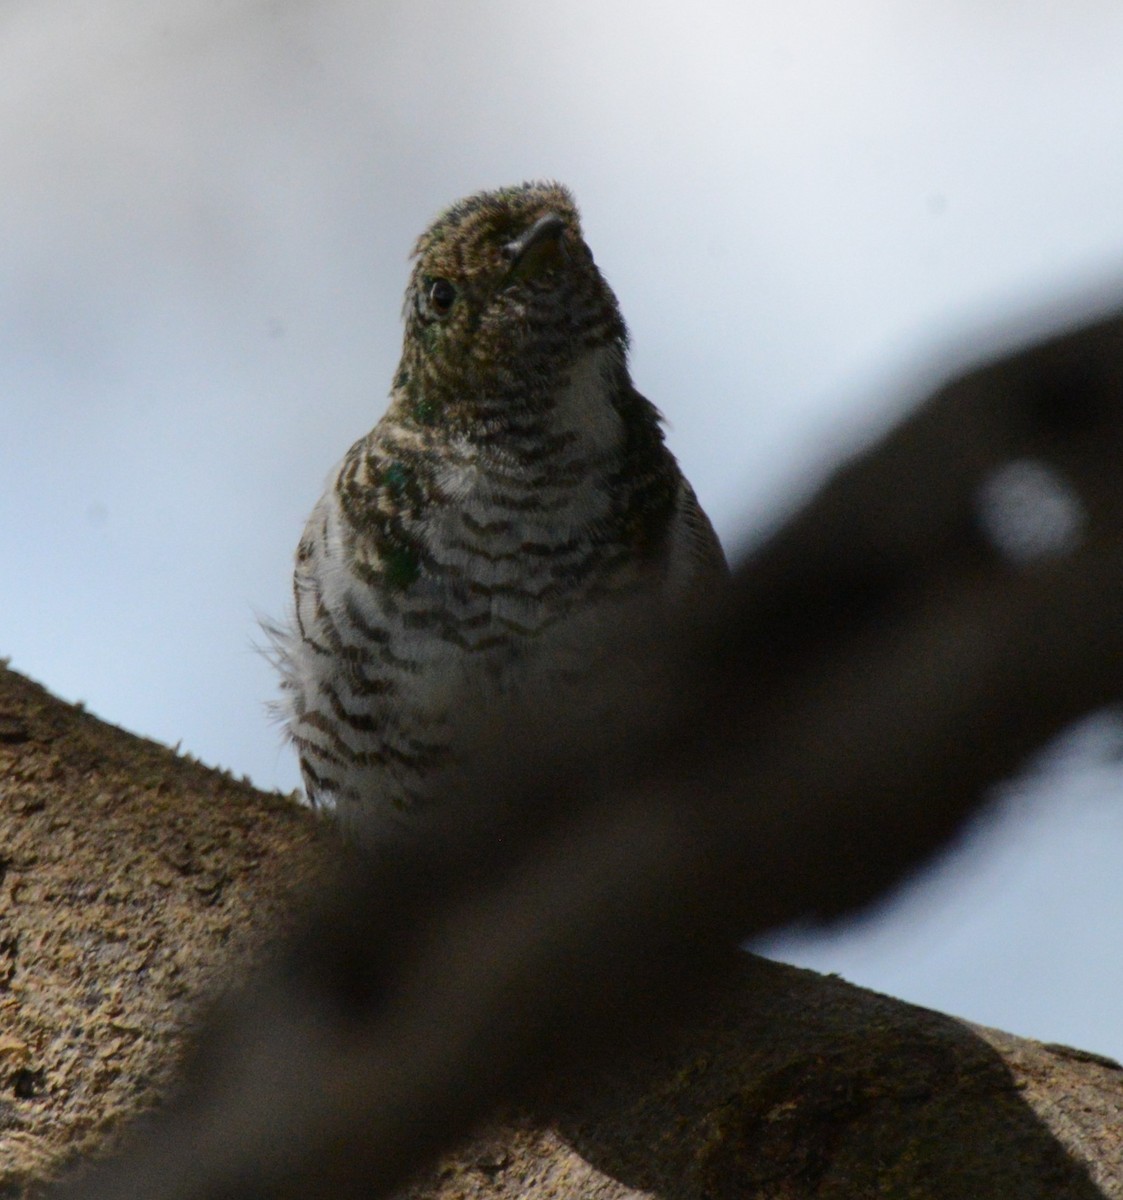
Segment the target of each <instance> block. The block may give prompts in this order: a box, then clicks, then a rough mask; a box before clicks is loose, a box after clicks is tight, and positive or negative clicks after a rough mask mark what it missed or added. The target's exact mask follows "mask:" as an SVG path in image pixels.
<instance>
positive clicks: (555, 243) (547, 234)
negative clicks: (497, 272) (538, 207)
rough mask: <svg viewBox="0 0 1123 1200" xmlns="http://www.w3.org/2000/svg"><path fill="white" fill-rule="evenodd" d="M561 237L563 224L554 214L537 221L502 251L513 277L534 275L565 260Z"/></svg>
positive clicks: (563, 228) (547, 214) (548, 214)
mask: <svg viewBox="0 0 1123 1200" xmlns="http://www.w3.org/2000/svg"><path fill="white" fill-rule="evenodd" d="M564 233H565V222H564V221H563V220H562V218H561V217H559V216H558V214H557V213H546V215H545V216H544V217H539V218H538V220H537V221H535V222H534V224H533V225H531V227H530V228H529V229H528V230H526V232H525V233H522V234H520V235H519V236H518V237H517V238H515V239H514V240H513V241H510V242H508V243H507V244H506V245H505V246H504V247H503V257H504V258H505V259H507V261H508V262H509V263H510V264H511V272H512V274H518V275H536V274H538V273H539V272H540V271H545V270H546V269H547V268H549V267H550V266H553V265H556V264H557V263H559V262H560V261H561V260H562V259H563V258H564V257H565V246H564V244H563V242H562V234H564Z"/></svg>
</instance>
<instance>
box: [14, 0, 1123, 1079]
mask: <svg viewBox="0 0 1123 1200" xmlns="http://www.w3.org/2000/svg"><path fill="white" fill-rule="evenodd" d="M0 163H2V164H3V186H2V187H0V397H2V399H0V412H2V416H3V422H2V426H0V447H2V449H0V563H2V564H3V567H2V569H0V653H3V654H8V655H11V657H12V663H13V665H14V666H15V667H16V668H18V669H19V670H21V671H24V672H26V673H28V674H30V675H33V676H35V677H36V678H37V679H39V680H41V681H42V682H43V683H45V684H47V685H48V686H49V687H50V688H52V689H53V690H55V691H56V692H58V693H59V694H60V695H62V696H65V697H67V698H69V699H82V700H84V701H86V703H87V704H88V705H89V707H90V708H91V709H92V710H93V711H94V712H96V713H98V714H99V715H101V716H103V717H105V718H107V719H109V720H111V721H113V722H115V723H118V724H121V725H124V726H126V727H128V728H130V729H133V730H135V731H137V732H140V733H144V734H147V735H149V736H152V737H156V738H159V739H160V740H162V741H165V742H169V743H173V744H174V743H176V742H179V741H182V745H183V748H184V750H187V751H190V752H192V753H194V754H196V755H198V756H199V757H200V758H202V759H204V760H205V761H206V762H209V763H212V764H216V765H221V766H224V767H228V768H230V769H232V770H233V771H234V772H235V773H237V774H239V775H240V774H243V773H245V774H248V775H249V776H250V777H251V778H252V779H253V780H254V781H255V782H256V783H257V784H259V785H261V786H262V787H267V788H268V787H280V788H282V789H285V790H287V789H289V788H292V787H294V786H295V785H296V782H297V772H296V769H295V764H294V763H293V761H292V759H291V756H290V754H289V752H288V751H287V750H286V749H285V748H283V747H282V746H281V745H280V740H279V736H278V732H277V730H276V728H275V727H273V726H271V725H270V724H269V723H268V721H267V719H266V716H265V714H264V707H263V706H264V702H265V701H266V700H267V699H268V698H269V697H270V696H272V695H273V693H274V690H275V687H274V680H273V677H272V672H271V670H270V668H269V667H268V665H267V664H266V663H265V662H264V661H263V659H262V658H261V657H260V656H258V655H257V654H256V653H255V652H254V650H253V648H252V645H253V643H254V641H255V639H256V638H257V633H256V629H255V617H254V614H255V613H256V612H260V613H267V614H280V613H283V612H284V610H285V607H286V604H287V599H288V585H289V571H290V562H291V556H292V551H293V548H294V546H295V543H296V540H297V537H298V535H299V532H300V529H301V526H302V523H303V520H304V517H305V516H306V514H307V512H308V510H309V509H310V507H311V505H312V503H313V502H314V500H315V499H316V497H317V495H318V493H319V490H320V487H321V484H322V482H323V479H324V476H325V475H326V473H327V471H328V469H329V468H330V466H331V465H332V463H333V462H334V461H335V460H336V459H338V458H339V457H340V456H341V455H342V453H343V452H344V450H345V449H346V448H347V446H348V445H350V443H351V442H352V441H353V440H354V439H355V438H356V437H357V436H359V435H360V434H361V433H363V432H364V431H365V430H366V429H367V428H369V427H370V425H372V424H373V423H374V421H375V420H376V419H377V417H378V415H379V414H380V412H381V410H382V408H383V407H384V404H385V397H386V393H387V390H388V386H389V380H390V377H391V373H392V371H393V367H394V364H395V362H396V359H397V355H398V350H399V345H400V326H399V318H398V313H399V307H400V298H401V292H402V289H403V287H404V284H405V279H406V273H407V264H406V255H407V252H408V249H409V247H410V245H411V243H412V241H413V239H414V238H415V237H416V235H417V234H418V233H419V232H420V230H421V229H422V228H423V226H424V225H425V224H426V223H427V222H428V221H429V220H430V218H431V217H432V216H434V215H435V214H436V212H437V211H438V210H439V209H440V208H442V207H443V206H444V205H445V204H446V203H448V202H450V201H451V200H453V199H455V198H456V197H458V196H460V195H463V194H465V193H467V192H470V191H474V190H476V189H478V188H480V187H490V186H496V185H499V184H504V183H510V182H517V181H519V180H521V179H524V178H532V177H539V176H547V177H555V178H558V179H561V180H563V181H565V182H566V183H568V184H569V185H570V186H571V187H572V188H573V189H574V190H575V192H576V194H577V197H578V200H579V202H580V204H581V206H582V209H583V212H584V218H585V228H586V234H587V237H588V239H589V241H590V244H591V245H592V247H593V250H594V252H595V254H596V256H597V259H598V261H599V263H600V264H601V267H602V269H603V270H604V272H605V274H606V275H607V277H608V278H609V280H610V281H611V283H612V285H613V287H614V288H615V289H616V291H617V294H618V295H619V297H620V300H621V304H622V306H623V309H624V312H625V315H626V317H627V319H628V322H629V324H630V326H631V329H632V334H633V342H634V352H633V366H634V374H635V377H636V380H637V383H638V385H639V387H640V388H641V390H643V391H644V392H646V393H647V394H648V395H649V396H650V397H651V398H652V399H653V400H654V401H655V402H656V403H657V404H658V405H659V406H660V407H661V408H662V409H663V410H664V411H665V413H666V414H667V417H668V420H669V423H670V433H669V437H670V441H671V444H672V446H673V448H674V449H675V451H676V452H677V454H678V455H679V457H680V459H681V461H682V463H683V465H684V467H685V469H686V471H687V474H688V475H689V477H690V478H691V479H692V480H693V482H694V484H695V486H696V489H697V491H698V493H699V496H700V497H701V499H702V501H703V503H704V504H705V506H706V507H707V508H708V510H709V512H710V514H711V515H712V517H713V518H714V521H715V523H716V525H717V527H718V529H719V532H720V533H721V534H722V536H723V538H724V539H725V541H726V544H727V546H729V547H730V548H731V549H732V550H733V551H736V549H737V547H738V546H742V545H744V544H746V542H748V541H749V540H751V538H752V537H754V536H759V534H760V531H761V530H763V529H765V528H767V527H768V524H769V522H771V521H774V520H775V519H776V515H777V514H778V513H780V512H782V511H783V510H784V509H785V507H786V506H789V505H790V504H791V503H792V502H793V498H794V497H796V496H798V495H799V494H801V493H803V492H805V491H806V489H807V488H808V487H809V486H810V484H811V483H812V482H813V481H814V479H815V478H817V477H818V476H819V474H820V473H821V472H822V471H823V470H824V469H825V467H826V466H827V465H828V464H829V463H830V462H831V461H833V460H834V459H835V458H836V457H837V456H838V455H839V454H841V453H843V452H844V451H845V449H846V448H847V447H849V446H852V445H854V444H855V443H856V441H858V440H860V439H861V438H863V437H866V436H868V435H869V433H870V432H871V431H872V430H874V429H876V428H878V427H880V426H881V425H883V424H884V423H885V422H887V421H888V420H889V419H890V417H891V415H892V414H893V413H896V412H900V411H902V406H903V405H904V404H906V403H907V402H908V400H909V399H910V398H913V397H915V396H917V395H918V394H919V389H920V388H921V387H922V386H924V385H926V384H927V383H929V382H931V380H932V379H933V378H934V374H933V372H935V371H938V370H939V369H940V364H943V366H944V368H947V369H950V367H951V366H952V365H954V364H955V363H956V362H960V361H962V359H963V356H964V355H970V354H971V353H973V352H974V351H976V350H979V349H987V348H992V347H995V346H1000V345H1008V344H1011V343H1012V342H1013V341H1016V340H1017V338H1018V337H1019V335H1020V334H1021V335H1024V331H1026V330H1030V329H1040V328H1042V327H1045V326H1048V325H1049V324H1050V323H1058V322H1064V321H1065V320H1070V319H1073V318H1074V317H1075V316H1077V315H1080V314H1082V313H1086V312H1088V311H1091V310H1094V309H1096V308H1098V307H1100V306H1102V305H1104V304H1107V303H1111V302H1112V301H1115V300H1123V5H1120V4H1119V3H1118V0H1101V2H1093V0H1071V2H1070V3H1068V4H1066V5H1059V4H1056V3H1054V2H1051V0H1050V2H1046V0H1023V2H1022V3H1019V4H1012V3H1008V2H1006V0H986V2H984V3H970V4H969V3H963V2H962V0H914V2H913V3H910V4H907V5H905V4H900V3H899V2H897V0H866V2H858V0H784V2H783V3H778V2H776V3H769V4H760V3H746V2H744V0H730V2H729V3H707V2H705V0H701V2H700V0H693V2H692V3H690V4H689V5H687V4H673V5H672V4H665V3H658V2H651V0H648V2H646V3H643V4H640V3H634V4H624V3H613V2H612V0H567V3H564V4H559V5H526V4H521V3H517V2H516V0H507V2H500V0H495V2H484V3H478V2H472V3H465V2H464V0H445V2H440V3H432V2H426V0H409V2H398V0H393V2H390V0H383V2H381V3H372V2H371V0H322V2H320V3H315V4H310V3H298V2H284V0H275V2H271V3H241V2H239V0H221V2H216V0H191V2H190V3H186V2H184V3H169V2H168V0H101V3H99V4H97V5H91V4H88V3H86V0H6V3H5V4H4V5H3V7H2V8H0ZM1121 616H1123V615H1121ZM1118 749H1119V738H1118V736H1117V735H1115V734H1111V733H1109V734H1107V735H1105V736H1092V735H1089V736H1087V737H1085V738H1083V739H1082V740H1080V741H1079V743H1078V744H1077V745H1076V746H1075V748H1073V749H1071V750H1070V751H1069V752H1068V753H1067V754H1066V755H1064V756H1061V757H1060V758H1058V757H1057V756H1054V758H1053V760H1052V761H1051V762H1050V763H1049V765H1048V766H1047V767H1046V768H1043V769H1040V770H1038V771H1037V772H1036V773H1035V774H1034V775H1033V777H1032V778H1031V779H1030V780H1029V781H1028V782H1023V783H1021V784H1018V785H1016V786H1012V787H1010V788H1008V789H1006V794H1007V803H1006V806H1005V808H1004V810H1003V815H1002V817H1001V818H1000V819H999V818H996V819H994V820H992V821H990V822H989V823H987V824H986V826H985V828H983V829H982V831H981V832H980V833H979V835H978V836H977V837H976V838H975V839H974V840H973V841H972V842H971V843H970V844H969V846H968V847H967V848H966V849H965V851H964V852H963V853H961V854H960V855H959V856H958V858H956V859H955V860H954V861H952V862H949V863H945V864H943V865H942V866H941V867H939V868H938V869H936V870H934V871H933V872H930V873H929V874H928V875H927V876H926V877H925V878H924V879H923V880H921V881H919V882H917V883H916V884H915V885H913V886H912V887H911V888H910V889H909V890H908V891H907V892H906V894H905V895H904V896H903V897H900V898H899V899H898V900H897V901H896V902H895V903H893V904H892V905H890V906H889V907H888V909H887V910H886V911H884V912H881V913H878V914H875V915H874V916H872V917H870V918H868V919H866V920H864V921H862V922H860V923H858V924H857V925H853V926H851V927H849V928H848V929H846V930H844V931H840V932H838V933H837V934H835V935H832V936H824V937H811V938H797V937H788V938H785V939H781V940H779V941H777V942H774V943H771V944H770V948H771V949H772V950H773V951H774V952H775V953H776V954H777V955H779V956H781V957H787V958H789V959H793V960H796V961H800V962H804V963H807V964H808V965H813V966H815V967H817V968H819V969H822V970H833V971H838V972H840V973H841V974H843V975H844V976H846V977H847V978H850V979H853V980H855V981H857V982H861V983H866V984H869V985H870V986H874V987H877V988H879V989H882V990H885V991H888V992H891V993H893V994H896V995H899V996H903V997H905V998H908V999H912V1000H916V1001H918V1002H920V1003H924V1004H928V1005H931V1006H933V1007H937V1008H941V1009H944V1010H946V1011H950V1012H953V1013H956V1014H959V1015H962V1016H965V1017H969V1018H971V1019H973V1020H976V1021H979V1022H982V1023H984V1024H991V1025H997V1026H1001V1027H1004V1028H1007V1029H1010V1030H1013V1031H1015V1032H1019V1033H1024V1034H1029V1035H1031V1036H1037V1037H1040V1038H1043V1039H1045V1040H1053V1041H1066V1042H1070V1043H1074V1044H1077V1045H1082V1046H1085V1047H1087V1048H1090V1049H1094V1050H1099V1051H1101V1052H1106V1053H1113V1054H1115V1055H1118V1056H1123V1003H1121V1001H1120V994H1121V991H1123V986H1121V985H1123V958H1121V955H1120V947H1121V942H1123V872H1121V870H1120V865H1119V858H1120V846H1121V844H1123V836H1121V835H1123V806H1121V803H1120V797H1121V794H1123V772H1121V769H1120V767H1119V765H1118V763H1117V762H1115V761H1113V756H1114V757H1117V753H1116V752H1117V751H1118Z"/></svg>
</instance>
